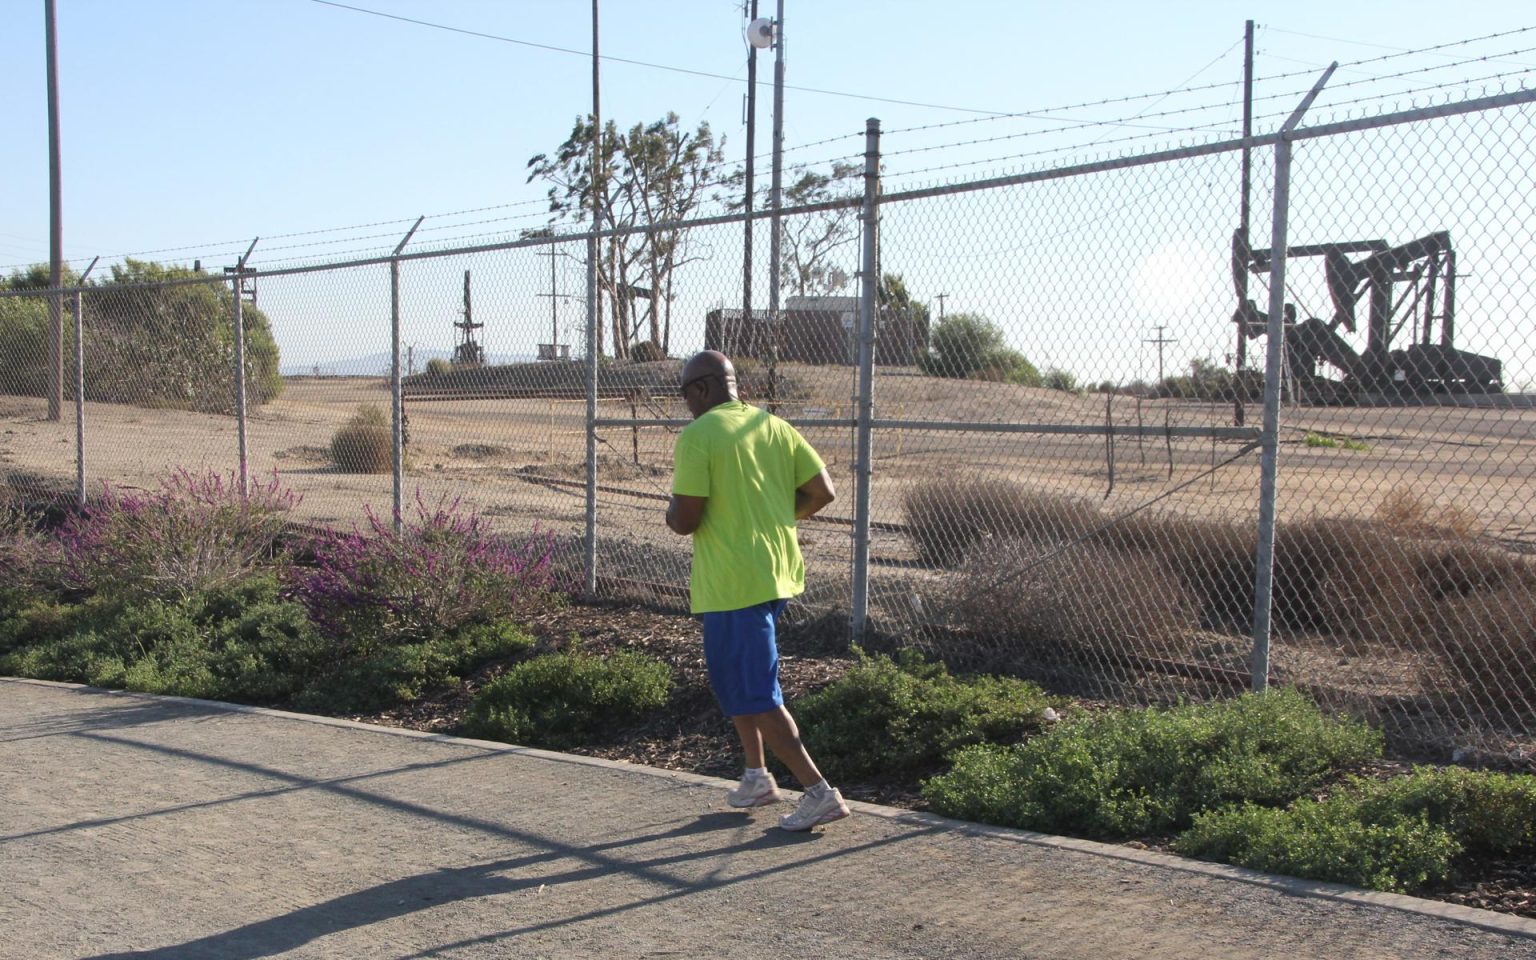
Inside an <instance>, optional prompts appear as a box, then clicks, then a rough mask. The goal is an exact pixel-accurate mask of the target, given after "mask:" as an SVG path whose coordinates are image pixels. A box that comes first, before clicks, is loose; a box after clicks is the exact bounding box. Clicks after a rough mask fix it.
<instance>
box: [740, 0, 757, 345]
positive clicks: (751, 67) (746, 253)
mask: <svg viewBox="0 0 1536 960" xmlns="http://www.w3.org/2000/svg"><path fill="white" fill-rule="evenodd" d="M756 19H757V0H750V3H749V6H748V11H747V22H748V23H751V22H752V21H754V20H756ZM756 129H757V48H756V47H754V46H751V45H750V44H749V45H748V46H747V169H746V183H745V190H746V196H745V197H744V198H743V199H744V201H745V204H746V205H745V207H744V208H743V209H744V210H745V212H746V215H747V217H746V220H744V221H743V229H744V230H745V236H744V237H743V238H742V247H741V330H742V339H743V341H744V342H745V343H746V344H747V345H748V346H747V348H746V352H747V353H748V354H752V355H755V342H756V340H757V338H756V337H755V336H753V331H752V203H753V199H754V198H753V196H752V191H753V185H752V165H753V153H754V152H755V151H756V149H757V147H756V144H757V136H756Z"/></svg>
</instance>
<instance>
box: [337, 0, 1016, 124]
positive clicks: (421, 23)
mask: <svg viewBox="0 0 1536 960" xmlns="http://www.w3.org/2000/svg"><path fill="white" fill-rule="evenodd" d="M310 2H312V3H318V4H322V5H323V6H327V7H337V8H339V9H342V10H350V11H352V12H354V13H365V14H368V15H369V16H374V17H383V18H384V19H386V20H398V21H400V22H401V23H409V24H413V25H415V26H418V27H429V28H431V29H433V30H445V31H447V32H449V33H459V34H463V35H465V36H469V37H478V38H480V39H482V40H497V41H500V42H501V43H514V44H517V45H518V46H522V47H533V48H535V49H538V50H549V51H551V52H553V53H565V54H571V55H573V56H578V57H582V58H584V59H588V60H590V59H591V58H592V51H590V50H574V49H571V48H570V47H557V46H555V45H553V44H548V43H536V42H534V41H532V40H519V39H517V38H516V37H504V36H501V35H500V34H495V33H485V32H483V31H480V30H469V29H466V28H464V27H451V26H448V25H447V24H444V23H433V22H432V21H430V20H418V19H415V18H413V17H402V16H399V15H398V14H393V13H384V12H383V11H381V10H369V9H368V8H366V7H354V6H352V5H351V4H346V3H337V2H336V0H310ZM598 59H599V60H606V61H608V62H609V63H624V64H628V65H630V66H633V67H647V68H649V69H652V70H665V71H667V72H669V73H681V74H686V75H688V76H692V77H706V78H708V79H710V80H730V81H735V82H740V81H739V80H738V78H736V77H731V76H727V75H725V74H723V73H710V72H709V71H707V70H694V69H692V68H690V67H675V66H672V65H671V64H666V63H651V62H649V61H647V60H633V59H630V58H628V57H615V56H610V55H608V54H600V55H599V56H598ZM758 85H759V86H769V84H768V83H766V82H760V83H759V84H758ZM784 89H786V90H798V91H800V92H801V93H818V94H821V95H823V96H828V97H846V98H848V99H850V100H869V101H871V102H874V103H893V104H897V105H898V106H903V107H922V108H925V109H929V110H953V111H955V112H956V113H984V114H991V115H1002V114H1004V113H1005V111H1002V110H982V109H979V108H977V107H956V106H951V105H949V104H944V103H923V102H920V101H916V100H901V99H899V98H896V97H877V96H873V95H870V94H863V93H848V92H846V91H843V90H826V89H822V88H820V87H802V86H798V85H795V84H785V85H784Z"/></svg>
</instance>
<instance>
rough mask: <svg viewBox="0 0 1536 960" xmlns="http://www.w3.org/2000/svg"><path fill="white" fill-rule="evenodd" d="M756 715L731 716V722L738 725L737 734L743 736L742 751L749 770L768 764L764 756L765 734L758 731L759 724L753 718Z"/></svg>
mask: <svg viewBox="0 0 1536 960" xmlns="http://www.w3.org/2000/svg"><path fill="white" fill-rule="evenodd" d="M754 716H756V714H751V715H748V716H740V717H732V718H731V722H732V723H734V724H735V725H736V736H738V737H740V738H741V752H742V754H743V756H744V757H745V759H746V766H747V769H748V770H754V769H759V768H762V767H765V766H767V765H768V764H767V761H766V760H765V759H764V757H763V735H762V734H761V733H758V732H757V724H756V723H754V722H753V719H752V718H753V717H754Z"/></svg>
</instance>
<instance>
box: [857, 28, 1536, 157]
mask: <svg viewBox="0 0 1536 960" xmlns="http://www.w3.org/2000/svg"><path fill="white" fill-rule="evenodd" d="M1524 53H1536V47H1527V48H1523V49H1520V50H1515V51H1511V52H1510V53H1508V54H1491V55H1489V56H1487V57H1478V58H1472V59H1466V60H1459V61H1457V62H1456V63H1453V64H1436V65H1434V66H1430V67H1418V68H1414V69H1411V70H1403V71H1399V72H1398V73H1394V74H1383V75H1380V76H1375V77H1370V78H1367V79H1361V80H1348V81H1345V82H1343V83H1338V84H1334V85H1332V86H1330V87H1328V92H1329V93H1335V92H1337V91H1340V90H1346V89H1350V88H1354V87H1359V86H1362V85H1365V84H1375V83H1381V82H1383V81H1388V80H1398V79H1402V78H1405V77H1411V76H1419V75H1422V74H1425V73H1431V72H1434V71H1439V70H1446V69H1451V68H1455V67H1465V66H1470V65H1472V64H1477V63H1482V62H1498V59H1497V58H1501V57H1504V56H1512V55H1518V54H1524ZM1533 70H1536V68H1531V69H1528V70H1519V71H1505V72H1502V73H1497V74H1492V75H1488V76H1484V77H1476V78H1471V79H1464V80H1458V81H1447V82H1446V83H1441V84H1430V85H1427V86H1423V87H1416V88H1413V89H1410V90H1406V91H1396V92H1393V93H1383V94H1380V95H1378V96H1375V97H1361V98H1356V99H1354V100H1347V101H1342V104H1351V105H1353V104H1359V103H1364V102H1369V101H1370V100H1373V99H1374V100H1385V99H1388V98H1402V97H1410V98H1411V97H1413V96H1416V95H1421V94H1424V93H1428V92H1430V91H1434V90H1442V89H1447V88H1449V87H1456V86H1472V85H1475V84H1478V83H1487V82H1490V81H1492V80H1501V79H1507V78H1508V77H1511V76H1516V75H1519V74H1521V73H1529V72H1532V71H1533ZM1308 90H1310V88H1307V89H1297V90H1288V91H1284V92H1281V93H1271V94H1265V95H1264V96H1260V97H1255V98H1254V100H1253V102H1254V103H1265V102H1270V101H1277V100H1283V101H1285V102H1286V103H1287V104H1290V103H1294V102H1295V101H1296V100H1297V99H1298V98H1300V97H1301V96H1303V95H1305V94H1306V93H1307V92H1308ZM1233 106H1236V104H1231V103H1213V104H1201V105H1197V106H1191V107H1179V108H1176V109H1171V110H1165V111H1160V112H1158V113H1154V114H1148V115H1146V116H1145V117H1141V116H1138V117H1136V118H1130V119H1156V118H1159V117H1172V116H1181V115H1185V114H1195V113H1201V112H1206V111H1210V110H1215V109H1219V108H1222V107H1233ZM1289 115H1290V109H1289V108H1287V109H1286V110H1284V111H1281V112H1279V113H1275V114H1262V115H1260V116H1258V117H1254V118H1253V119H1255V120H1259V119H1269V118H1272V117H1275V116H1289ZM1109 126H1139V125H1138V124H1135V123H1132V122H1130V120H1128V119H1125V118H1118V119H1111V120H1083V121H1074V122H1073V123H1071V124H1068V125H1065V126H1058V127H1050V128H1046V129H1043V130H1029V131H1022V132H1018V131H1016V132H1013V133H1006V134H999V135H998V136H995V137H982V138H976V139H972V140H959V141H948V142H945V143H938V144H929V145H926V146H921V147H908V148H906V149H902V150H883V149H882V150H881V153H880V156H881V159H882V160H883V159H885V158H887V157H896V156H903V155H906V154H912V153H931V152H933V151H936V150H948V149H954V148H959V147H968V146H977V145H981V144H987V143H998V142H1001V141H1005V140H1017V139H1022V138H1025V137H1034V136H1045V135H1049V134H1053V133H1062V132H1067V131H1082V130H1089V129H1094V128H1098V127H1109ZM1214 126H1215V125H1214V124H1198V125H1188V126H1182V127H1158V128H1155V129H1157V131H1158V133H1156V134H1152V135H1150V136H1157V135H1161V134H1167V133H1185V132H1199V131H1203V130H1209V129H1212V128H1213V127H1214ZM1235 132H1236V131H1234V133H1235ZM1133 139H1136V138H1134V137H1132V138H1121V139H1119V140H1110V141H1104V140H1100V141H1096V142H1097V143H1117V142H1130V141H1131V140H1133ZM998 159H1006V158H998ZM981 162H986V161H981ZM968 165H975V162H972V163H970V164H968ZM931 169H940V168H925V170H924V171H921V172H928V170H931ZM895 175H896V176H900V175H901V174H895Z"/></svg>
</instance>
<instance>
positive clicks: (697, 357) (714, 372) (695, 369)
mask: <svg viewBox="0 0 1536 960" xmlns="http://www.w3.org/2000/svg"><path fill="white" fill-rule="evenodd" d="M708 376H717V377H725V378H728V379H730V380H735V379H736V367H735V365H734V364H732V363H731V358H730V357H728V356H726V355H725V354H723V353H721V352H720V351H719V350H701V351H700V352H698V353H696V354H694V355H693V356H692V357H689V358H688V362H687V363H685V364H683V382H684V383H687V382H688V381H689V380H692V379H693V378H694V377H708Z"/></svg>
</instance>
